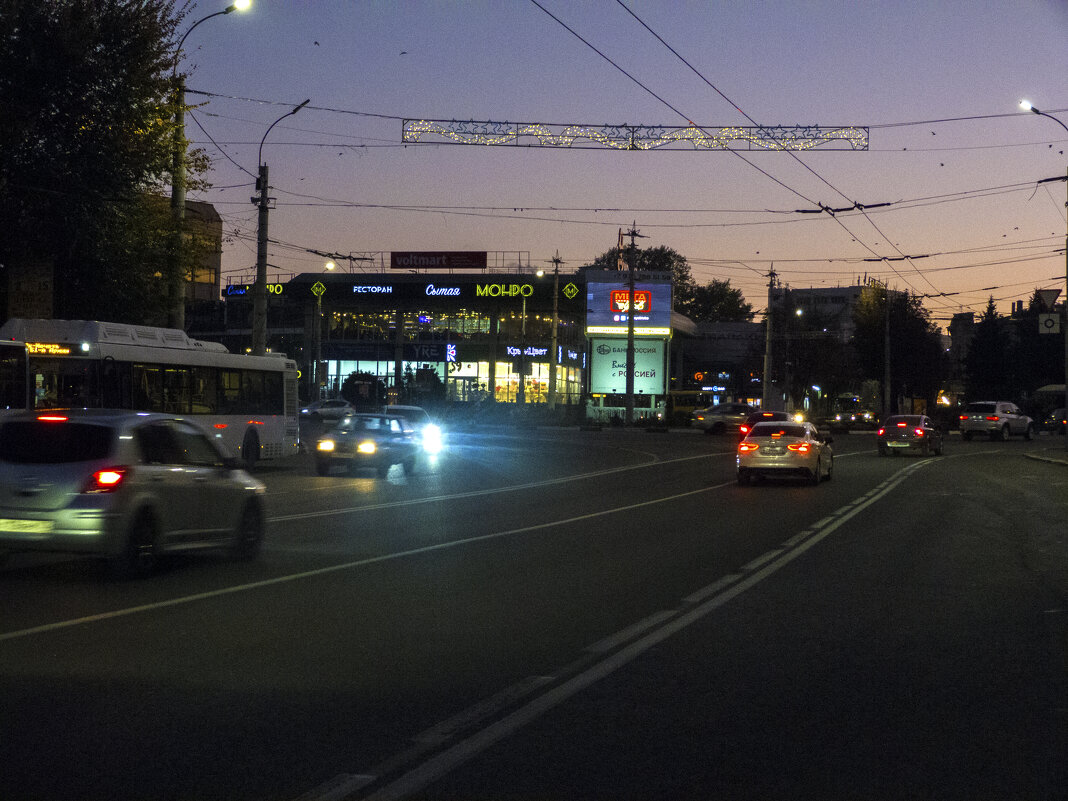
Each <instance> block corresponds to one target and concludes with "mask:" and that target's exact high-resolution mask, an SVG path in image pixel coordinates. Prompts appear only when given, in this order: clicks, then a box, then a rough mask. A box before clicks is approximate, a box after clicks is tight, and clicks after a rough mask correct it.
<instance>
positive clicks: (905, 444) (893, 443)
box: [886, 442, 909, 448]
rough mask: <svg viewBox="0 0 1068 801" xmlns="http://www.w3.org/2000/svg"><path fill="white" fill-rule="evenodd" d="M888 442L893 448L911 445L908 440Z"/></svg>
mask: <svg viewBox="0 0 1068 801" xmlns="http://www.w3.org/2000/svg"><path fill="white" fill-rule="evenodd" d="M886 444H887V445H889V446H890V447H891V448H907V447H908V446H909V444H908V443H907V442H888V443H886Z"/></svg>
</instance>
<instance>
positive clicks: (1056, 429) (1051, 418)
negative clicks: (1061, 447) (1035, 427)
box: [1042, 409, 1068, 434]
mask: <svg viewBox="0 0 1068 801" xmlns="http://www.w3.org/2000/svg"><path fill="white" fill-rule="evenodd" d="M1066 427H1068V415H1066V414H1065V412H1064V409H1054V410H1053V411H1052V412H1050V413H1049V414H1047V415H1046V416H1045V417H1044V418H1043V419H1042V430H1043V431H1048V432H1050V433H1051V434H1063V433H1064V430H1065V428H1066Z"/></svg>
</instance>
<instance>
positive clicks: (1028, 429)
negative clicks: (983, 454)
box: [960, 401, 1035, 440]
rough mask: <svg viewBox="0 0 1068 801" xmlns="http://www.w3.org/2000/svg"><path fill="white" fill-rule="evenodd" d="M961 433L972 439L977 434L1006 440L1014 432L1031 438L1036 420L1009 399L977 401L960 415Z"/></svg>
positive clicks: (1025, 437)
mask: <svg viewBox="0 0 1068 801" xmlns="http://www.w3.org/2000/svg"><path fill="white" fill-rule="evenodd" d="M960 433H961V435H962V436H963V437H964V439H967V440H970V439H971V438H972V437H973V436H975V435H976V434H986V435H987V436H988V437H990V439H1000V440H1006V439H1008V438H1009V437H1010V436H1012V435H1013V434H1017V435H1019V436H1022V437H1023V438H1024V439H1031V438H1032V437H1033V436H1034V435H1035V422H1034V420H1032V419H1031V418H1030V417H1028V416H1027V415H1026V414H1024V413H1023V412H1021V411H1020V409H1019V408H1018V407H1017V406H1016V404H1015V403H1009V402H1008V401H976V402H975V403H969V404H968V405H967V406H965V407H964V413H963V414H961V416H960Z"/></svg>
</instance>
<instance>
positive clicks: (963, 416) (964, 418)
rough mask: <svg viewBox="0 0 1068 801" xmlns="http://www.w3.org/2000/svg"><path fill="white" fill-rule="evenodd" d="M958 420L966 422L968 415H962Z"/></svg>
mask: <svg viewBox="0 0 1068 801" xmlns="http://www.w3.org/2000/svg"><path fill="white" fill-rule="evenodd" d="M960 419H961V420H967V419H968V415H966V414H962V415H961V416H960Z"/></svg>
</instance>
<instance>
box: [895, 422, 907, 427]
mask: <svg viewBox="0 0 1068 801" xmlns="http://www.w3.org/2000/svg"><path fill="white" fill-rule="evenodd" d="M907 425H908V423H898V424H897V427H898V428H904V427H905V426H907Z"/></svg>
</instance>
